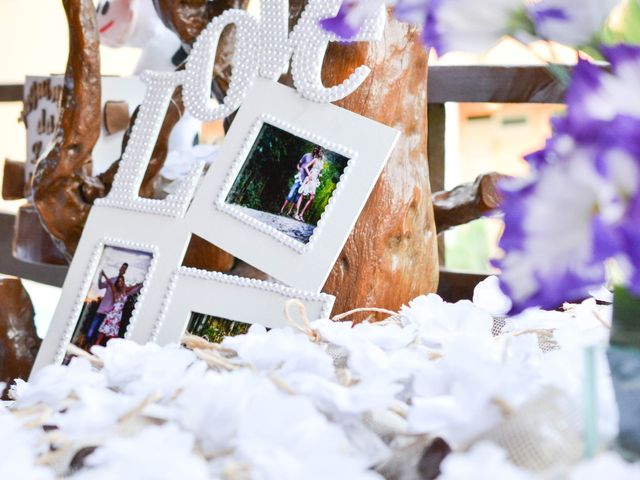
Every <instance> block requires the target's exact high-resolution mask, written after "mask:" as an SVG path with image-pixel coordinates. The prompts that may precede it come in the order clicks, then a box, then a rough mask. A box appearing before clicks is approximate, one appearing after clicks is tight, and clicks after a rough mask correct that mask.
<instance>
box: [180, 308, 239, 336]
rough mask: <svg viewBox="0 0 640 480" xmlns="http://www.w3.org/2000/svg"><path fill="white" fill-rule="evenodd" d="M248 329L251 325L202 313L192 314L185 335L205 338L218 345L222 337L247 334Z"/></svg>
mask: <svg viewBox="0 0 640 480" xmlns="http://www.w3.org/2000/svg"><path fill="white" fill-rule="evenodd" d="M250 327H251V325H249V324H248V323H243V322H234V321H232V320H227V319H225V318H219V317H213V316H211V315H205V314H203V313H193V314H192V315H191V320H189V325H188V326H187V333H190V334H191V335H196V336H198V337H203V338H206V339H207V340H208V341H210V342H212V343H220V342H222V340H224V337H233V336H234V335H243V334H245V333H247V332H248V331H249V328H250Z"/></svg>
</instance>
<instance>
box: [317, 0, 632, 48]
mask: <svg viewBox="0 0 640 480" xmlns="http://www.w3.org/2000/svg"><path fill="white" fill-rule="evenodd" d="M619 3H620V1H619V0H536V1H527V0H483V1H478V0H344V2H343V4H342V6H341V8H340V11H339V13H338V15H337V16H336V17H334V18H328V19H326V20H323V21H322V25H323V27H324V28H325V29H326V30H329V31H332V32H334V33H336V34H337V35H339V36H340V37H342V38H350V37H353V36H354V35H355V33H356V32H357V31H358V29H359V28H360V27H361V26H362V24H363V22H364V21H365V20H366V19H367V18H371V17H372V16H374V15H375V14H377V13H378V12H379V9H380V7H381V5H387V6H391V7H393V8H394V14H395V16H396V17H397V18H398V19H399V20H401V21H404V22H408V23H412V24H416V25H418V26H420V27H421V28H422V41H423V42H424V43H425V45H426V46H427V47H433V48H435V49H436V51H437V52H438V53H439V54H444V53H447V52H450V51H453V50H460V51H466V52H481V51H483V50H486V49H488V48H489V47H491V46H492V45H493V44H495V43H496V42H497V41H498V40H500V38H502V37H504V36H506V35H511V36H513V37H515V38H517V39H519V40H521V41H523V42H529V41H531V40H536V39H543V40H551V41H555V42H559V43H563V44H565V45H571V46H589V45H593V44H597V43H598V41H597V37H598V34H599V32H600V30H601V29H602V27H603V24H604V23H605V20H606V19H607V18H608V17H609V15H610V13H611V10H612V9H613V8H614V7H615V6H616V5H617V4H619Z"/></svg>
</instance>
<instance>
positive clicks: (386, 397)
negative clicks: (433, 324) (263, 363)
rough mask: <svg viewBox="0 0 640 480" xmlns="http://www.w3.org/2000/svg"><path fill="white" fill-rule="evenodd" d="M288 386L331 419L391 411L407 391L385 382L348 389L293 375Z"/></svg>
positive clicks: (306, 375) (315, 378)
mask: <svg viewBox="0 0 640 480" xmlns="http://www.w3.org/2000/svg"><path fill="white" fill-rule="evenodd" d="M287 383H288V385H289V386H290V387H291V388H292V389H293V390H294V391H295V392H296V393H297V394H299V395H302V396H305V397H307V398H309V399H310V400H311V401H312V402H313V403H314V404H315V405H316V407H317V408H319V409H320V410H321V411H323V412H325V413H327V414H331V415H338V414H360V413H364V412H366V411H370V410H376V409H381V408H386V407H389V406H391V405H393V404H394V403H396V398H395V396H396V395H397V394H398V393H399V392H400V391H401V390H402V388H403V386H402V385H400V384H398V383H389V382H387V381H385V380H384V379H378V380H376V379H371V380H369V381H366V382H358V383H357V384H356V385H353V386H351V387H348V388H347V387H343V386H342V385H339V384H337V383H335V382H331V381H329V380H327V379H325V378H323V377H320V376H318V375H310V374H306V373H297V374H292V375H289V376H288V377H287Z"/></svg>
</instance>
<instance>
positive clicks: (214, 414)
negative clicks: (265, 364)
mask: <svg viewBox="0 0 640 480" xmlns="http://www.w3.org/2000/svg"><path fill="white" fill-rule="evenodd" d="M269 390H275V386H274V385H273V384H272V383H271V382H269V381H268V380H267V379H266V378H265V377H264V376H262V375H259V374H255V373H252V372H250V371H248V370H242V371H239V372H232V373H224V374H217V373H212V372H211V373H208V374H206V375H205V376H204V377H203V378H201V379H200V380H198V382H191V383H190V384H189V385H187V386H186V387H185V388H184V391H183V392H182V393H181V395H180V396H179V397H178V398H177V400H176V409H175V412H174V414H175V419H176V420H177V422H178V423H179V424H180V425H182V426H183V427H184V428H185V429H187V430H189V431H191V432H193V433H195V435H196V437H197V438H198V439H199V440H200V443H201V445H202V449H203V450H204V452H205V453H212V452H219V451H224V450H227V449H230V448H233V447H234V446H235V445H236V433H237V429H238V423H239V422H240V419H241V418H242V416H243V415H245V414H246V412H247V408H248V407H247V404H248V402H249V401H250V400H251V398H252V397H253V396H254V395H256V394H257V393H258V392H263V391H269Z"/></svg>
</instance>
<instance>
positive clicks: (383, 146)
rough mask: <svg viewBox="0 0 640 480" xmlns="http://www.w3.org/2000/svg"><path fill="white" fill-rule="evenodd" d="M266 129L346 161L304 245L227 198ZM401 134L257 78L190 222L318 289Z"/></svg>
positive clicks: (254, 261)
mask: <svg viewBox="0 0 640 480" xmlns="http://www.w3.org/2000/svg"><path fill="white" fill-rule="evenodd" d="M264 125H270V126H272V127H275V128H276V129H279V130H282V131H284V132H286V133H287V134H290V135H292V136H294V137H296V138H298V139H301V140H303V141H306V142H310V143H313V144H316V145H319V146H321V147H323V148H324V149H326V150H329V151H330V152H334V153H335V154H337V155H340V156H342V157H346V158H347V159H348V162H347V165H346V167H344V171H343V172H342V176H341V177H340V181H339V182H338V184H337V186H336V189H335V190H334V191H333V194H332V195H331V197H330V200H329V202H328V203H327V204H326V207H325V208H324V210H323V212H322V215H321V217H320V220H319V221H318V222H317V225H316V226H315V227H313V226H310V227H313V233H312V234H311V236H310V237H308V240H307V241H306V242H305V241H300V240H299V239H294V238H292V236H291V235H290V234H287V233H284V232H283V231H279V230H278V229H277V228H276V227H273V226H270V225H268V224H267V223H266V222H265V221H262V220H259V219H258V218H256V216H253V215H255V211H251V212H248V210H250V209H247V208H246V207H244V206H242V205H239V204H233V203H230V202H228V201H227V199H228V194H229V192H230V190H231V188H233V186H234V183H235V182H236V180H237V179H238V177H239V173H240V171H241V170H242V169H243V168H244V166H245V165H248V164H249V162H250V161H251V158H250V157H249V155H250V153H251V151H252V149H253V148H254V145H256V141H257V137H258V134H259V132H260V130H261V128H262V127H263V126H264ZM399 135H400V134H399V132H398V131H397V130H394V129H393V128H390V127H387V126H386V125H382V124H380V123H378V122H375V121H373V120H370V119H367V118H365V117H362V116H360V115H357V114H354V113H352V112H349V111H347V110H345V109H342V108H339V107H337V106H335V105H331V104H322V103H314V102H312V101H309V100H306V99H304V98H302V97H301V96H300V94H299V93H297V92H296V91H295V90H293V89H292V88H289V87H286V86H284V85H281V84H279V83H276V82H273V81H271V80H266V79H262V78H258V79H257V80H256V82H255V84H254V86H253V88H252V90H251V91H250V92H249V94H248V96H247V99H246V100H245V102H244V104H243V106H242V107H241V108H240V110H239V111H238V114H237V116H236V118H235V119H234V122H233V125H232V127H231V129H230V130H229V132H228V134H227V136H226V138H225V142H224V144H223V146H222V148H221V150H220V153H219V156H218V158H217V159H216V162H215V163H214V165H212V167H211V168H210V169H209V171H208V172H207V175H206V176H205V178H204V180H203V181H202V183H201V185H200V187H199V188H198V190H197V191H196V194H195V197H194V200H193V202H192V204H191V207H190V208H189V211H188V212H187V216H186V218H187V221H188V222H189V225H190V228H191V230H192V231H193V233H195V234H197V235H199V236H200V237H202V238H204V239H206V240H207V241H209V242H211V243H213V244H215V245H217V246H219V247H220V248H222V249H224V250H226V251H228V252H229V253H231V254H233V255H235V256H236V257H238V258H241V259H242V260H244V261H246V262H247V263H249V264H251V265H253V266H255V267H257V268H259V269H261V270H262V271H264V272H266V273H268V274H269V275H271V276H273V277H274V278H276V279H278V280H280V281H281V282H283V283H285V284H287V285H290V286H292V287H295V288H299V289H302V290H307V291H313V292H318V291H320V290H321V288H322V286H323V284H324V282H325V281H326V278H327V276H328V275H329V273H330V271H331V268H332V267H333V264H334V263H335V261H336V259H337V257H338V255H339V254H340V251H341V250H342V247H343V246H344V243H345V242H346V240H347V237H348V236H349V234H350V233H351V230H352V228H353V226H354V225H355V222H356V221H357V219H358V216H359V214H360V212H361V210H362V208H363V207H364V204H365V203H366V201H367V199H368V197H369V194H370V193H371V190H372V189H373V187H374V185H375V183H376V181H377V179H378V176H379V175H380V173H381V172H382V169H383V167H384V165H385V163H386V161H387V159H388V157H389V155H390V154H391V151H392V149H393V147H394V145H395V143H396V141H397V139H398V137H399ZM294 173H295V172H294V171H292V172H291V176H293V174H294ZM247 212H248V213H247ZM258 213H261V214H264V213H265V212H258ZM270 215H271V214H270ZM258 217H259V215H258ZM307 230H308V229H307Z"/></svg>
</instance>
